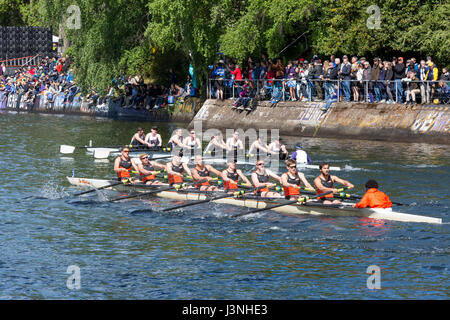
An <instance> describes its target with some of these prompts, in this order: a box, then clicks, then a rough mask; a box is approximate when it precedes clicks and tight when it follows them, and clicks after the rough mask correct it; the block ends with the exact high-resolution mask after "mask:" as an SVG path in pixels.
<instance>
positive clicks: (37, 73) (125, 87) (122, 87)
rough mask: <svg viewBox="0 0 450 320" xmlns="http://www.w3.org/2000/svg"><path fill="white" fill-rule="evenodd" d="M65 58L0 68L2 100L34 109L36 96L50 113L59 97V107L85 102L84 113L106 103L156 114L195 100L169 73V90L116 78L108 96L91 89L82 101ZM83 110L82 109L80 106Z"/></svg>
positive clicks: (137, 78) (191, 90)
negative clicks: (76, 99) (15, 97)
mask: <svg viewBox="0 0 450 320" xmlns="http://www.w3.org/2000/svg"><path fill="white" fill-rule="evenodd" d="M70 64H71V61H70V58H69V56H67V55H66V56H65V57H52V58H49V57H45V58H43V59H41V60H40V61H39V62H38V64H37V65H36V66H27V67H22V68H17V69H16V70H14V71H13V72H10V73H9V74H7V73H8V72H7V68H6V66H5V64H1V65H0V92H3V93H4V94H3V95H2V99H7V98H8V96H9V94H17V95H18V96H20V98H21V101H23V102H24V104H25V107H26V108H27V109H31V108H33V107H34V102H35V98H36V97H37V96H38V95H40V96H44V97H45V98H46V108H47V109H52V108H53V103H54V101H55V98H56V97H57V96H58V95H62V96H63V97H64V99H63V102H62V103H63V105H66V103H71V102H72V101H73V99H74V97H75V96H76V95H78V96H80V97H81V98H83V99H84V101H86V102H87V109H88V110H89V109H90V108H94V107H98V108H102V107H106V104H107V99H112V100H113V101H114V102H120V105H121V106H123V107H125V108H135V109H142V110H157V109H160V108H164V107H165V106H166V105H168V104H173V103H175V102H176V101H177V100H183V99H185V98H186V97H188V96H196V94H197V93H196V90H195V89H194V88H193V86H192V81H191V79H190V76H188V79H187V82H186V85H185V86H184V88H182V87H180V86H179V85H177V84H176V83H175V79H176V76H175V74H174V73H173V72H172V71H170V74H169V76H170V80H171V85H170V86H169V87H167V86H164V85H156V84H151V83H150V84H145V83H144V80H143V78H142V77H141V76H125V75H122V76H121V77H117V78H116V79H113V80H112V85H111V86H109V87H108V94H107V95H106V96H102V95H100V94H99V92H98V90H96V89H95V88H91V89H90V90H89V91H88V93H87V94H86V96H85V97H83V95H82V92H81V88H80V87H78V86H77V83H76V79H75V72H74V70H73V69H72V68H71V66H70ZM81 108H83V106H81Z"/></svg>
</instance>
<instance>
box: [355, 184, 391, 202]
mask: <svg viewBox="0 0 450 320" xmlns="http://www.w3.org/2000/svg"><path fill="white" fill-rule="evenodd" d="M365 187H366V189H367V191H366V194H365V195H364V196H363V197H362V199H361V200H360V201H359V202H358V203H356V204H354V205H353V207H354V208H392V202H391V200H390V199H389V197H388V196H387V195H386V194H385V193H384V192H382V191H380V190H378V183H377V182H376V181H375V180H369V181H367V182H366V185H365Z"/></svg>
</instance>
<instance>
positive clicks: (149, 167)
mask: <svg viewBox="0 0 450 320" xmlns="http://www.w3.org/2000/svg"><path fill="white" fill-rule="evenodd" d="M142 167H143V168H144V169H145V170H147V171H155V168H154V167H153V166H152V165H151V164H148V165H146V166H144V165H143V166H142ZM144 176H145V177H144ZM141 177H142V182H146V181H150V180H155V175H154V174H152V175H150V176H147V175H145V174H143V173H141Z"/></svg>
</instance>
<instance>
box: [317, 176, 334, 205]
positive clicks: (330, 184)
mask: <svg viewBox="0 0 450 320" xmlns="http://www.w3.org/2000/svg"><path fill="white" fill-rule="evenodd" d="M320 182H322V185H323V186H324V187H326V188H332V189H333V188H334V182H333V179H331V175H329V176H328V179H327V180H323V179H322V178H320ZM325 192H327V191H325V190H321V189H317V194H321V193H325ZM325 198H334V196H333V193H330V194H327V195H326V196H323V197H317V200H321V199H322V200H323V199H325Z"/></svg>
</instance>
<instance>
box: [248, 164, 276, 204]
mask: <svg viewBox="0 0 450 320" xmlns="http://www.w3.org/2000/svg"><path fill="white" fill-rule="evenodd" d="M251 178H252V182H253V186H254V187H255V188H261V189H258V190H256V194H258V195H259V196H261V197H263V198H281V195H280V194H279V193H278V192H272V191H270V190H269V188H272V187H275V186H276V184H275V183H271V182H270V181H269V180H270V178H272V179H275V180H277V181H278V182H279V183H281V178H280V177H279V176H278V175H276V174H275V173H273V172H272V171H271V170H269V169H265V168H264V161H262V160H258V161H257V163H256V170H255V171H253V173H252V177H251ZM262 187H263V188H262Z"/></svg>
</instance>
